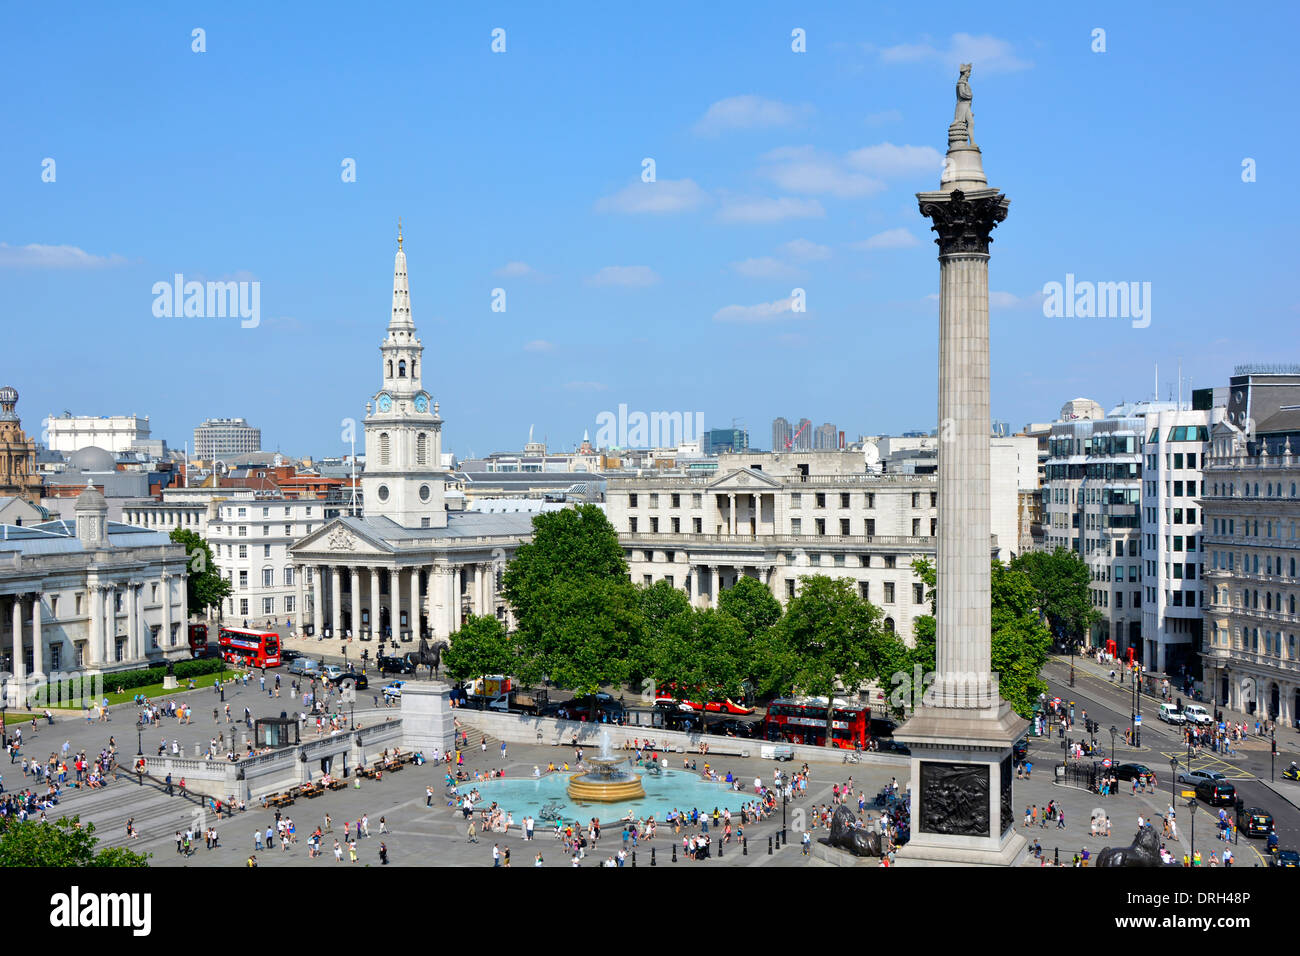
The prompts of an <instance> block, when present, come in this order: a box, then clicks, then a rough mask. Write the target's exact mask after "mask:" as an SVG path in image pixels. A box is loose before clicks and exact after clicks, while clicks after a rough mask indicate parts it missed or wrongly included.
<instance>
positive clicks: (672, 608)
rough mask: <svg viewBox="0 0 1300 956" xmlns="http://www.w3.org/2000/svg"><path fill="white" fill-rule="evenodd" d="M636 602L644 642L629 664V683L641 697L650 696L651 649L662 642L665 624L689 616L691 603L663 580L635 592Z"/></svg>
mask: <svg viewBox="0 0 1300 956" xmlns="http://www.w3.org/2000/svg"><path fill="white" fill-rule="evenodd" d="M637 600H638V602H639V603H640V606H641V615H642V618H643V619H644V621H645V640H644V643H643V644H642V647H641V650H642V652H641V653H639V654H637V655H635V659H634V660H632V661H631V662H630V663H631V665H632V666H631V668H630V674H629V679H630V680H631V681H632V683H633V685H634V686H640V687H641V689H642V691H643V693H644V692H647V691H648V692H653V690H654V688H653V686H651V684H650V683H649V682H647V681H646V678H649V677H651V675H652V674H653V673H654V670H655V667H654V657H653V655H654V650H653V649H654V647H655V645H656V644H658V643H659V641H661V640H662V639H663V636H664V631H665V628H667V626H668V622H669V621H671V620H672V619H673V618H675V617H678V616H679V615H684V614H689V613H690V612H691V602H690V601H689V600H687V598H686V594H685V593H684V592H682V591H680V590H678V589H677V588H675V587H673V586H672V585H671V584H669V583H668V582H667V581H666V580H659V581H656V582H655V583H654V584H651V585H649V586H645V587H638V588H637Z"/></svg>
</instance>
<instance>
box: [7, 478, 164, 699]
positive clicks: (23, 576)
mask: <svg viewBox="0 0 1300 956" xmlns="http://www.w3.org/2000/svg"><path fill="white" fill-rule="evenodd" d="M186 571H187V560H186V555H185V550H184V548H182V547H181V546H180V545H177V544H172V543H171V542H170V541H168V539H167V536H166V535H165V534H162V533H159V532H152V531H146V530H144V529H142V528H133V527H130V526H128V525H124V524H119V523H117V522H112V521H109V520H108V506H107V504H106V503H105V501H104V496H103V495H101V494H100V493H99V492H98V491H97V490H95V489H94V488H88V489H87V490H86V491H85V492H83V493H82V495H81V497H79V498H78V499H77V503H76V516H75V520H72V521H69V520H67V519H60V520H57V521H47V522H43V523H41V524H37V525H32V526H22V527H19V526H15V525H0V647H3V649H4V650H3V656H4V662H3V664H4V669H5V670H6V671H8V672H9V673H12V674H14V675H15V677H17V678H19V679H22V678H24V677H26V676H39V675H43V674H49V673H51V672H55V671H63V672H68V671H72V670H79V671H91V672H108V671H114V670H124V669H129V668H133V667H140V666H144V665H147V664H150V663H156V662H162V661H164V660H166V659H172V658H174V659H181V658H185V657H188V655H189V646H188V639H187V635H186V633H185V623H186V620H187V618H188V613H187V599H186V591H185V575H186Z"/></svg>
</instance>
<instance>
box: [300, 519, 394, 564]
mask: <svg viewBox="0 0 1300 956" xmlns="http://www.w3.org/2000/svg"><path fill="white" fill-rule="evenodd" d="M393 550H394V549H393V548H392V546H390V545H389V544H388V542H386V541H384V539H383V538H382V537H380V536H379V535H378V534H377V533H376V532H375V531H374V530H373V529H371V528H369V527H367V526H366V524H365V523H364V522H363V521H361V520H359V519H356V518H353V519H344V518H335V519H334V520H333V521H331V522H329V523H328V524H326V525H325V526H324V527H322V528H321V529H320V530H319V531H313V532H312V533H311V534H309V535H307V537H305V538H303V539H301V540H300V541H298V542H296V543H295V544H293V545H292V546H291V547H290V548H289V551H290V552H291V553H292V554H293V555H295V556H300V555H306V554H312V555H320V554H336V555H340V556H342V555H350V554H359V555H364V554H392V553H393Z"/></svg>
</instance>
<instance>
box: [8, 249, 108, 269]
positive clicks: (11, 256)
mask: <svg viewBox="0 0 1300 956" xmlns="http://www.w3.org/2000/svg"><path fill="white" fill-rule="evenodd" d="M125 262H126V258H125V257H124V256H119V255H111V256H96V255H93V254H91V253H89V252H86V251H85V250H84V249H78V248H77V247H76V246H46V245H42V244H40V243H38V242H33V243H29V244H28V245H25V246H11V245H9V244H8V243H4V242H0V267H3V268H10V269H101V268H104V267H106V266H120V265H123V264H124V263H125Z"/></svg>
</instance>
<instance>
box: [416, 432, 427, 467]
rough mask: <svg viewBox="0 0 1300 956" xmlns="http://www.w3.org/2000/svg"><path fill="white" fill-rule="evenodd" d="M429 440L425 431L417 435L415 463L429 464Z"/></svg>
mask: <svg viewBox="0 0 1300 956" xmlns="http://www.w3.org/2000/svg"><path fill="white" fill-rule="evenodd" d="M428 454H429V441H428V438H427V437H426V436H425V434H424V432H420V434H418V435H416V436H415V463H416V464H417V465H424V464H428V461H427V459H428Z"/></svg>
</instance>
